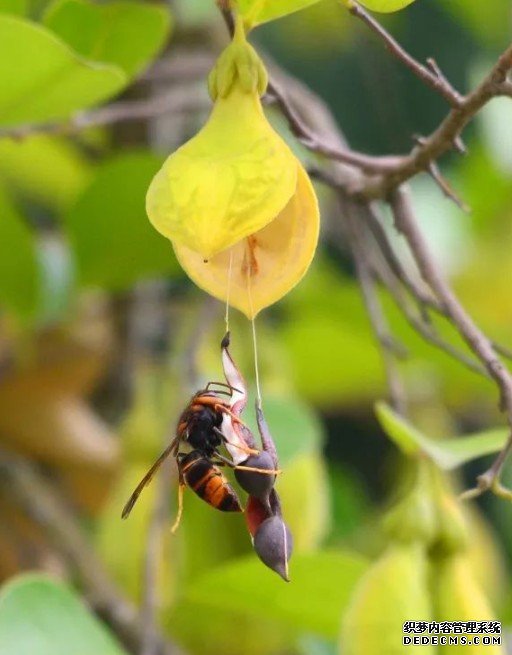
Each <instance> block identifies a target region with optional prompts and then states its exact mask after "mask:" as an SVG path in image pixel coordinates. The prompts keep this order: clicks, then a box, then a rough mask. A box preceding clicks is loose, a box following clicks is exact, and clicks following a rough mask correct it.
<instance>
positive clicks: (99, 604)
mask: <svg viewBox="0 0 512 655" xmlns="http://www.w3.org/2000/svg"><path fill="white" fill-rule="evenodd" d="M0 472H1V475H0V480H2V483H4V484H7V485H8V488H9V491H10V493H11V494H12V497H13V498H14V500H15V501H16V502H17V503H18V504H19V506H20V507H21V508H22V509H23V511H25V512H26V514H27V515H28V516H30V517H31V518H32V519H33V520H35V521H36V522H37V523H38V524H39V525H40V527H41V528H42V529H43V530H44V532H45V533H46V534H47V535H48V538H49V540H50V541H51V542H52V543H53V545H54V548H55V549H56V550H57V551H58V552H59V553H62V554H63V555H64V557H65V558H66V560H67V561H68V562H69V563H70V565H71V567H72V569H73V571H74V572H75V573H76V574H77V576H78V578H79V579H80V582H81V584H82V586H83V589H84V591H85V594H86V596H87V597H88V598H89V600H90V602H91V604H92V605H93V606H94V607H95V608H96V609H97V611H98V612H99V613H100V614H102V615H103V616H105V617H106V618H107V620H108V622H109V623H110V624H111V625H112V626H113V627H114V629H115V630H116V633H117V634H119V636H120V637H121V638H122V639H123V641H125V642H126V643H127V644H128V645H130V648H132V649H137V648H139V645H140V643H141V639H142V635H143V633H144V624H143V621H142V617H141V615H140V614H139V613H138V612H137V609H136V608H135V607H134V606H133V605H132V603H131V602H130V601H129V600H127V599H126V598H125V597H124V596H123V595H122V594H121V592H120V591H119V590H118V589H117V588H116V586H115V585H114V583H113V582H112V581H111V580H110V578H109V575H108V573H107V572H106V570H105V569H104V567H103V565H102V563H101V562H100V561H99V560H98V558H97V557H96V555H95V553H94V551H93V548H92V547H91V544H90V542H89V541H88V540H87V539H86V537H85V535H84V534H83V533H82V530H81V529H80V526H79V525H78V522H77V520H76V518H75V516H74V515H73V514H72V513H71V511H70V510H69V509H68V508H67V506H66V505H65V503H64V502H63V501H62V498H61V497H60V496H59V494H58V493H57V492H56V491H55V490H54V489H53V487H52V486H51V484H50V483H49V482H48V481H47V480H45V478H44V477H43V476H42V475H40V474H39V473H38V472H37V471H36V470H35V468H34V467H33V466H32V465H30V464H29V463H28V462H26V461H25V460H23V459H22V458H21V457H18V456H15V455H12V454H7V453H5V452H4V451H2V453H1V457H0ZM157 643H158V651H157V652H158V653H159V654H160V655H177V653H178V652H179V651H178V649H177V648H176V647H174V645H172V644H170V643H169V642H167V641H166V640H165V639H164V638H163V637H162V636H161V635H160V634H158V635H157Z"/></svg>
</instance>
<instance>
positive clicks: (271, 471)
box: [215, 451, 282, 475]
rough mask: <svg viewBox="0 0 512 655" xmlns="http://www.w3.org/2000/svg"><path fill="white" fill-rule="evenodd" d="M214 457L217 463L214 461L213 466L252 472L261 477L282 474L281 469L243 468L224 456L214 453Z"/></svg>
mask: <svg viewBox="0 0 512 655" xmlns="http://www.w3.org/2000/svg"><path fill="white" fill-rule="evenodd" d="M215 456H216V457H218V458H219V461H216V462H215V464H218V465H219V466H229V468H232V469H236V470H237V471H253V472H254V473H261V474H262V475H279V474H280V473H282V470H281V469H259V468H256V467H255V466H244V465H243V464H235V463H234V462H232V461H230V460H229V459H228V458H227V457H224V455H221V454H220V453H218V452H217V451H215Z"/></svg>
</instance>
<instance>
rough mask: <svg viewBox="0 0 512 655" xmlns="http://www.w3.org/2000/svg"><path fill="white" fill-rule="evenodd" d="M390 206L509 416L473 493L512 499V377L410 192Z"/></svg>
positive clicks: (422, 269)
mask: <svg viewBox="0 0 512 655" xmlns="http://www.w3.org/2000/svg"><path fill="white" fill-rule="evenodd" d="M390 203H391V208H392V211H393V215H394V217H395V224H396V226H397V229H399V230H400V232H401V233H402V234H403V235H404V237H405V239H406V240H407V243H408V244H409V247H410V249H411V252H412V254H413V255H414V257H415V259H416V262H417V264H418V267H419V270H420V273H421V275H422V276H423V279H424V280H425V282H426V283H427V284H428V285H429V286H430V288H431V289H432V291H433V292H434V293H435V294H436V295H437V297H438V299H439V301H440V302H441V304H442V306H443V307H444V309H445V310H446V312H447V314H448V316H449V317H450V318H451V319H452V321H453V324H454V325H455V327H456V328H457V330H458V331H459V333H460V334H461V336H462V337H463V339H464V340H465V341H466V343H467V344H468V346H469V347H470V349H471V350H472V352H473V353H474V354H475V356H476V357H478V359H479V360H480V361H481V362H482V364H483V365H484V366H485V368H486V369H487V371H488V373H489V375H490V376H491V377H492V378H493V380H494V381H495V382H496V384H497V386H498V388H499V390H500V407H501V408H502V409H503V410H504V411H505V412H506V413H507V421H508V423H509V426H510V428H511V435H510V437H509V439H508V441H507V444H506V445H505V447H504V448H503V450H502V451H501V452H500V453H499V455H498V457H497V458H496V460H495V462H494V463H493V465H492V466H491V467H490V469H489V470H488V471H486V472H485V473H483V474H482V475H480V476H479V477H478V487H477V489H476V490H473V492H472V493H473V495H477V494H479V493H483V492H484V491H486V490H488V489H491V488H492V489H493V490H494V491H495V492H496V493H498V494H499V495H503V496H507V497H510V498H512V493H510V492H507V491H506V490H504V489H503V488H502V487H501V485H500V483H499V476H500V473H501V469H502V467H503V464H504V462H505V460H506V458H507V455H508V453H509V452H510V451H511V449H512V376H511V374H510V372H509V371H508V369H507V368H506V367H505V366H504V365H503V363H502V362H501V360H500V358H499V357H498V355H497V353H496V351H495V350H494V348H493V346H492V344H491V342H490V340H489V339H488V338H487V337H486V336H485V334H483V332H482V331H481V330H480V329H479V328H478V327H477V326H476V325H475V323H474V322H473V320H472V319H471V317H470V316H469V314H468V313H467V312H466V310H465V309H464V307H463V306H462V305H461V304H460V302H459V300H458V299H457V297H456V296H455V294H454V293H453V291H452V290H451V288H450V286H449V285H448V283H447V282H446V280H445V279H444V278H443V276H442V275H441V273H440V271H439V268H438V266H437V265H436V263H435V260H434V259H433V257H432V255H431V253H430V250H429V248H428V246H427V243H426V241H425V239H424V237H423V234H422V233H421V230H420V228H419V226H418V223H417V220H416V217H415V215H414V211H413V209H412V205H411V202H410V199H409V197H408V195H407V192H406V191H405V190H404V189H399V190H396V191H395V192H394V193H393V194H392V196H391V198H390Z"/></svg>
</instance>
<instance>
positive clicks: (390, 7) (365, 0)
mask: <svg viewBox="0 0 512 655" xmlns="http://www.w3.org/2000/svg"><path fill="white" fill-rule="evenodd" d="M359 1H360V3H361V4H362V5H363V6H364V7H367V8H368V9H371V10H372V11H380V12H382V13H390V12H392V11H398V10H399V9H403V8H404V7H407V5H410V4H412V3H413V2H414V0H359ZM344 2H345V4H347V5H350V2H351V0H344Z"/></svg>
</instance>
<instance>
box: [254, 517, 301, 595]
mask: <svg viewBox="0 0 512 655" xmlns="http://www.w3.org/2000/svg"><path fill="white" fill-rule="evenodd" d="M254 550H255V551H256V553H257V555H258V557H259V558H260V560H261V561H262V562H263V563H264V564H266V565H267V566H268V567H269V568H270V569H272V570H273V571H275V572H276V573H278V574H279V575H280V576H281V577H282V578H283V580H285V581H286V582H289V581H290V577H289V571H288V562H289V561H290V557H291V555H292V550H293V538H292V535H291V532H290V530H289V529H288V526H287V525H286V523H285V522H284V521H283V519H282V518H281V517H279V516H271V517H270V518H268V519H266V520H265V521H263V523H262V524H261V525H260V527H259V528H258V530H257V531H256V534H255V535H254Z"/></svg>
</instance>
